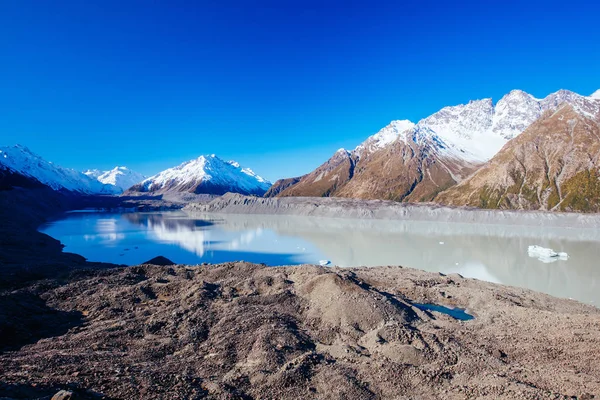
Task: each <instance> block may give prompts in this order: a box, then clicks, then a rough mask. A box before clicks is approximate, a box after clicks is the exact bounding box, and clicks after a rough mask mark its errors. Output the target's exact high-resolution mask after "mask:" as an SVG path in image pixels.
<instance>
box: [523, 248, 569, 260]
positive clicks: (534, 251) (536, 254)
mask: <svg viewBox="0 0 600 400" xmlns="http://www.w3.org/2000/svg"><path fill="white" fill-rule="evenodd" d="M527 254H529V257H532V258H537V259H538V260H540V261H541V262H544V263H552V262H555V261H558V260H563V261H564V260H568V259H569V255H568V254H567V253H563V252H556V251H554V250H552V249H548V248H545V247H542V246H535V245H534V246H529V247H528V248H527Z"/></svg>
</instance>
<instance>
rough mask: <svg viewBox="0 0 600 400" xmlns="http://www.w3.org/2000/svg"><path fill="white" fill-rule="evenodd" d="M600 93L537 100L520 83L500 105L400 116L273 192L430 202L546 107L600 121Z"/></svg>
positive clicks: (472, 105)
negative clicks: (411, 118) (413, 119)
mask: <svg viewBox="0 0 600 400" xmlns="http://www.w3.org/2000/svg"><path fill="white" fill-rule="evenodd" d="M598 97H599V96H598V92H596V93H595V94H594V95H592V96H581V95H578V94H577V93H573V92H570V91H567V90H559V91H558V92H556V93H553V94H551V95H549V96H547V97H546V98H544V99H537V98H535V97H533V96H532V95H530V94H528V93H525V92H523V91H520V90H513V91H511V92H510V93H508V94H507V95H505V96H504V97H502V99H500V100H499V101H498V102H497V103H496V104H494V103H493V102H492V99H483V100H476V101H471V102H469V103H468V104H463V105H458V106H452V107H445V108H443V109H441V110H440V111H438V112H436V113H434V114H432V115H431V116H429V117H427V118H424V119H423V120H421V121H419V122H418V123H417V124H414V123H412V122H410V121H406V120H399V121H393V122H391V123H390V124H389V125H388V126H386V127H384V128H383V129H381V130H380V131H379V132H378V133H376V134H375V135H373V136H370V137H369V138H367V140H365V141H364V142H363V143H361V144H360V145H358V146H357V147H356V148H355V149H354V150H352V151H346V150H343V149H341V150H338V151H337V152H336V153H335V154H334V155H333V156H332V158H330V159H329V160H328V161H326V162H325V163H324V164H322V165H321V166H320V167H318V168H317V169H316V170H314V171H313V172H311V173H309V174H306V175H304V176H302V177H299V178H294V180H295V182H292V181H290V180H280V181H278V182H276V186H275V187H273V188H271V190H269V192H268V194H269V195H271V196H274V195H275V196H339V197H355V198H365V199H390V200H397V201H430V200H433V199H434V198H435V197H436V196H437V195H438V194H439V193H441V192H443V191H444V190H446V189H448V188H450V187H452V186H454V185H456V184H457V183H460V182H461V181H462V180H463V179H465V178H466V177H467V176H469V175H470V174H471V173H473V172H474V171H476V170H477V169H478V168H479V167H481V166H482V165H483V164H484V163H485V162H486V161H488V160H489V159H490V158H492V157H493V156H494V155H495V154H496V153H498V151H500V149H501V148H502V147H503V146H504V145H506V143H507V142H508V141H510V140H511V139H513V138H515V137H518V135H519V134H520V133H521V132H523V131H524V130H525V129H526V128H527V127H528V126H530V125H531V124H532V123H533V122H535V121H536V120H538V119H539V118H540V117H541V116H542V115H543V114H544V113H545V112H546V111H549V110H551V111H555V110H557V109H558V108H559V107H560V106H561V105H562V104H565V103H566V104H569V105H571V107H572V108H573V110H574V111H576V112H577V113H579V114H580V115H582V116H583V117H585V118H589V119H590V120H592V121H596V122H598V121H600V99H599V98H598ZM282 183H285V186H286V187H285V188H283V187H282ZM277 185H278V186H277Z"/></svg>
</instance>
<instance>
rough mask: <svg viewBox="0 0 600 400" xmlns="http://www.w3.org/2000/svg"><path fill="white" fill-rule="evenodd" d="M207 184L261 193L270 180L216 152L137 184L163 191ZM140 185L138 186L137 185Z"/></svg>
mask: <svg viewBox="0 0 600 400" xmlns="http://www.w3.org/2000/svg"><path fill="white" fill-rule="evenodd" d="M203 183H205V184H206V183H208V184H210V186H211V187H212V188H213V189H214V188H220V189H222V191H223V192H227V191H230V192H236V193H243V194H259V193H260V194H262V193H265V192H266V191H267V190H268V189H269V188H270V187H271V183H270V182H269V181H267V180H265V179H263V178H262V177H260V176H258V175H257V174H256V173H254V172H253V171H252V170H251V169H249V168H243V167H241V166H240V165H239V163H237V162H235V161H229V162H226V161H223V160H221V159H220V158H219V157H217V156H216V155H214V154H211V155H203V156H200V157H198V158H197V159H195V160H191V161H188V162H185V163H183V164H181V165H179V166H177V167H174V168H170V169H167V170H165V171H162V172H160V173H159V174H157V175H154V176H152V177H150V178H148V179H145V180H144V181H142V182H141V183H140V184H139V185H136V190H140V191H150V192H154V191H160V190H168V189H169V188H175V189H176V190H180V191H183V188H185V189H186V190H189V189H193V188H194V187H196V186H200V185H202V184H203ZM137 186H139V188H138V187H137Z"/></svg>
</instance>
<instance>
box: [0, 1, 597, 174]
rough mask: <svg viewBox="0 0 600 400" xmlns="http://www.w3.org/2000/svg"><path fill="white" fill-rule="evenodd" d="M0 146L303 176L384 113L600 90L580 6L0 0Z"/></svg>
mask: <svg viewBox="0 0 600 400" xmlns="http://www.w3.org/2000/svg"><path fill="white" fill-rule="evenodd" d="M0 37H1V38H2V39H0V52H1V54H2V58H1V60H2V61H1V62H0V94H1V96H0V115H1V117H0V135H1V136H0V137H1V140H0V144H2V145H9V144H15V143H22V144H24V145H27V146H28V147H30V148H31V149H32V150H33V151H35V152H37V153H39V154H41V155H42V156H44V157H45V158H47V159H49V160H50V161H53V162H55V163H57V164H60V165H63V166H66V167H72V168H77V169H87V168H100V169H108V168H111V167H113V166H114V165H117V164H118V165H123V164H124V165H127V166H129V167H131V168H132V169H137V170H139V171H140V172H143V173H145V174H153V173H156V172H158V171H159V170H161V169H164V168H168V167H171V166H173V165H176V164H179V163H180V162H183V161H186V160H188V159H192V158H195V157H197V156H198V155H200V154H206V153H216V154H217V155H219V156H221V157H222V158H225V159H236V160H237V161H239V162H240V163H242V164H243V165H246V166H249V167H251V168H253V169H254V170H255V171H256V172H257V173H259V174H261V175H263V176H264V177H266V178H268V179H271V180H275V179H276V178H279V177H287V176H293V175H300V174H302V173H306V172H308V171H310V170H311V169H312V168H314V167H315V166H317V165H319V164H320V163H321V162H322V161H324V160H325V159H327V158H328V157H329V156H330V155H331V154H332V153H333V152H334V151H335V150H337V149H338V148H340V147H346V148H353V147H354V146H356V145H357V144H359V143H360V142H361V141H362V140H364V139H365V138H366V137H367V136H369V135H370V134H373V133H375V132H376V131H377V130H379V129H380V128H381V127H383V126H385V125H386V124H387V123H388V122H389V121H391V120H393V119H411V120H413V121H417V120H419V119H420V118H423V117H425V116H427V115H429V114H431V113H433V112H435V111H437V110H438V109H439V108H441V107H443V106H445V105H452V104H458V103H464V102H467V101H469V100H470V99H476V98H484V97H492V98H494V99H496V100H497V99H499V98H500V97H501V96H502V95H503V94H505V93H507V92H508V91H510V90H511V89H515V88H519V89H523V90H526V91H528V92H530V93H532V94H533V95H535V96H538V97H543V96H545V95H547V94H548V93H551V92H554V91H556V90H558V89H560V88H565V89H570V90H574V91H576V92H578V93H581V94H591V93H592V92H594V91H595V90H596V89H598V88H600V6H599V5H598V2H595V1H586V2H580V1H576V0H571V1H564V0H562V1H539V2H538V1H518V2H517V1H510V0H509V1H494V2H492V1H414V2H410V4H409V3H408V2H406V4H402V2H400V1H390V2H379V1H361V2H359V1H352V0H350V1H325V0H320V1H312V0H298V1H295V0H289V1H288V0H274V1H261V0H256V1H251V0H247V1H227V0H215V1H211V2H204V1H200V0H198V1H176V0H169V1H166V0H164V1H151V0H148V1H146V0H144V1H126V0H120V1H111V0H98V1H96V0H75V1H68V0H63V1H61V0H58V1H50V0H47V1H46V0H36V1H30V0H0Z"/></svg>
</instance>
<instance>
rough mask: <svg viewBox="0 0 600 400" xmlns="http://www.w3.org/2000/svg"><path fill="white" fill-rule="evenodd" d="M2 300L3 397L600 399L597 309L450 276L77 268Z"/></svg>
mask: <svg viewBox="0 0 600 400" xmlns="http://www.w3.org/2000/svg"><path fill="white" fill-rule="evenodd" d="M0 302H1V304H0V310H3V316H2V318H3V319H2V320H3V321H4V325H3V328H4V332H7V327H10V326H11V324H12V326H13V329H14V331H13V332H14V333H15V335H13V336H11V337H13V338H15V340H14V341H13V342H12V343H7V342H6V338H7V336H6V335H5V336H4V337H3V339H4V342H3V344H4V346H3V347H4V348H3V349H1V350H0V351H3V352H2V353H0V382H1V383H0V397H2V396H5V397H12V398H23V397H26V398H36V397H43V396H51V395H53V394H55V393H56V392H57V391H58V390H61V389H65V390H69V391H71V392H73V394H74V396H75V397H74V398H103V397H104V398H121V399H130V398H145V399H190V398H214V399H252V398H256V399H259V398H260V399H281V398H319V399H377V398H385V399H392V398H393V399H409V398H419V399H429V398H432V399H433V398H446V399H465V398H474V397H476V398H484V399H499V398H518V399H539V398H550V399H563V398H574V396H575V397H576V398H579V399H591V398H594V395H596V396H598V395H600V357H598V352H597V351H596V350H597V349H598V348H599V347H600V310H599V309H597V308H594V307H591V306H586V305H583V304H580V303H577V302H575V301H569V300H560V299H556V298H553V297H550V296H546V295H543V294H539V293H535V292H531V291H527V290H523V289H517V288H512V287H505V286H499V285H495V284H491V283H485V282H480V281H477V280H472V279H464V278H462V277H460V276H458V275H449V276H444V275H440V274H433V273H428V272H422V271H417V270H413V269H406V268H401V267H380V268H355V269H337V268H323V267H316V266H298V267H277V268H273V267H266V266H263V265H254V264H247V263H242V262H240V263H228V264H221V265H204V266H183V265H179V266H156V265H142V266H138V267H128V268H119V269H112V270H86V271H75V272H73V273H72V274H71V276H70V277H69V278H68V279H67V282H56V281H44V282H42V283H38V284H35V285H32V286H30V287H28V288H26V289H20V290H15V291H12V292H7V293H4V294H2V296H0ZM415 303H435V304H442V305H445V306H458V307H462V308H466V309H467V312H469V313H470V314H472V315H473V316H475V319H473V320H470V321H459V320H455V319H454V318H452V317H450V316H448V315H445V314H441V313H438V312H428V311H422V310H421V309H419V308H417V307H415V306H414V304H415ZM16 333H18V334H16ZM28 333H29V334H28Z"/></svg>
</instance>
